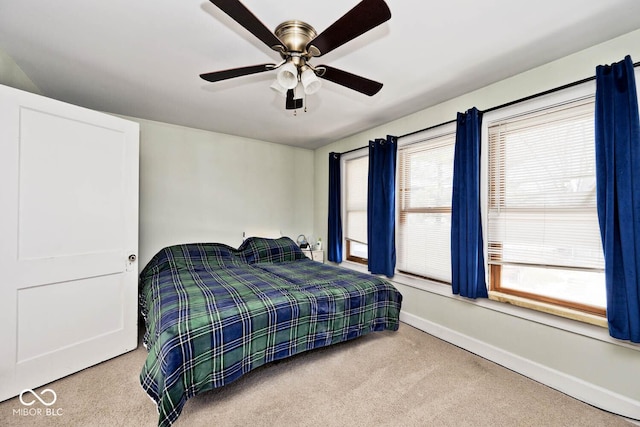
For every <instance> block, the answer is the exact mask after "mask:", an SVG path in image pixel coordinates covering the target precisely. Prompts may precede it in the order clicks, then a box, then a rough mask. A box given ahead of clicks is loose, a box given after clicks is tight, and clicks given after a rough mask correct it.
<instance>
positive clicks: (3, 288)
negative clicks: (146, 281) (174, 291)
mask: <svg viewBox="0 0 640 427" xmlns="http://www.w3.org/2000/svg"><path fill="white" fill-rule="evenodd" d="M138 138H139V128H138V124H137V123H133V122H130V121H127V120H123V119H121V118H118V117H114V116H110V115H107V114H103V113H98V112H95V111H91V110H87V109H84V108H80V107H77V106H74V105H69V104H65V103H62V102H59V101H55V100H51V99H48V98H44V97H41V96H38V95H34V94H31V93H28V92H23V91H19V90H16V89H13V88H9V87H6V86H1V85H0V401H2V400H6V399H8V398H10V397H13V396H16V395H18V394H20V392H21V391H23V390H25V389H28V388H34V387H38V386H41V385H43V384H46V383H48V382H51V381H53V380H55V379H58V378H61V377H63V376H65V375H68V374H71V373H73V372H76V371H79V370H81V369H84V368H86V367H88V366H91V365H94V364H96V363H99V362H101V361H104V360H106V359H109V358H112V357H114V356H117V355H119V354H122V353H124V352H127V351H129V350H132V349H134V348H136V346H137V275H138V264H137V260H136V259H135V258H136V256H137V251H138V150H139V139H138ZM130 255H132V256H131V260H130V259H129V256H130Z"/></svg>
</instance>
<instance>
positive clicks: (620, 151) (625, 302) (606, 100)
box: [595, 56, 640, 343]
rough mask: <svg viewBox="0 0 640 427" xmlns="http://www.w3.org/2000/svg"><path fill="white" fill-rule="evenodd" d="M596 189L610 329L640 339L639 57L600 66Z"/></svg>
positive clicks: (626, 337) (624, 337) (622, 336)
mask: <svg viewBox="0 0 640 427" xmlns="http://www.w3.org/2000/svg"><path fill="white" fill-rule="evenodd" d="M595 140H596V141H595V143H596V194H597V205H598V220H599V223H600V234H601V237H602V247H603V251H604V261H605V277H606V288H607V320H608V322H609V334H610V335H611V336H612V337H614V338H617V339H622V340H630V341H632V342H636V343H638V342H640V172H638V168H640V122H639V119H638V100H637V92H636V83H635V76H634V69H633V62H632V61H631V57H630V56H626V57H625V59H624V60H623V61H621V62H618V63H615V64H612V65H610V66H609V65H600V66H598V67H597V68H596V111H595Z"/></svg>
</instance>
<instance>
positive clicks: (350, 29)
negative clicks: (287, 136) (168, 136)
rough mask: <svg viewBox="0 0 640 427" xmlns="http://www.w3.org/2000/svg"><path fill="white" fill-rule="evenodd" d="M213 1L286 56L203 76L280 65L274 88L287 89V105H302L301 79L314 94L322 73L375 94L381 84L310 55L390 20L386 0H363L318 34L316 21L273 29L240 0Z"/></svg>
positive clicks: (220, 76)
mask: <svg viewBox="0 0 640 427" xmlns="http://www.w3.org/2000/svg"><path fill="white" fill-rule="evenodd" d="M210 1H211V3H213V4H214V5H215V6H217V7H218V8H219V9H220V10H222V11H223V12H224V13H226V14H227V15H229V17H231V18H232V19H234V20H235V21H236V22H237V23H239V24H240V25H242V26H243V27H244V28H245V29H247V30H248V31H249V32H251V33H252V34H253V35H255V36H256V37H257V38H258V39H260V40H261V41H262V42H263V43H264V44H266V45H267V46H268V47H269V48H271V49H273V50H275V51H276V52H278V53H279V54H280V56H281V58H282V62H280V63H279V64H261V65H252V66H248V67H241V68H233V69H229V70H222V71H214V72H211V73H205V74H200V77H201V78H203V79H204V80H207V81H209V82H217V81H220V80H226V79H230V78H234V77H241V76H246V75H250V74H255V73H261V72H264V71H271V70H276V69H277V70H278V73H277V75H276V81H275V82H274V83H272V84H271V88H272V89H273V90H274V91H276V92H278V93H280V94H286V96H287V102H286V104H285V107H286V108H287V109H292V108H299V107H298V106H299V105H301V103H302V100H301V99H296V102H291V101H290V99H291V98H292V97H293V93H294V89H295V88H296V86H298V83H301V85H302V87H303V90H304V93H305V94H306V95H312V94H314V93H316V92H317V91H318V90H319V89H320V87H321V86H322V83H321V81H320V80H319V79H318V77H320V78H323V79H325V80H329V81H331V82H333V83H336V84H339V85H341V86H344V87H347V88H349V89H352V90H355V91H358V92H360V93H363V94H365V95H368V96H373V95H375V94H376V93H378V92H379V91H380V89H382V83H378V82H376V81H373V80H369V79H366V78H364V77H360V76H357V75H355V74H351V73H349V72H346V71H343V70H339V69H337V68H333V67H329V66H327V65H319V66H316V67H314V66H313V65H311V64H310V63H309V61H310V60H311V59H313V58H315V57H319V56H322V55H324V54H326V53H328V52H330V51H332V50H334V49H336V48H338V47H340V46H342V45H343V44H345V43H347V42H348V41H351V40H353V39H354V38H356V37H358V36H360V35H362V34H364V33H366V32H367V31H369V30H371V29H372V28H375V27H377V26H378V25H380V24H382V23H383V22H386V21H387V20H389V19H390V18H391V12H390V11H389V7H388V6H387V4H386V3H385V2H384V0H362V1H361V2H360V3H358V4H357V5H356V6H355V7H354V8H353V9H351V10H350V11H349V12H347V13H346V14H345V15H343V16H342V17H341V18H340V19H338V20H337V21H336V22H334V23H333V24H331V25H330V26H329V27H328V28H327V29H326V30H324V31H323V32H322V33H320V34H319V35H318V33H317V32H316V30H315V29H314V28H313V27H312V26H311V25H309V24H307V23H306V22H302V21H297V20H289V21H285V22H283V23H282V24H280V25H278V26H277V27H276V29H275V31H274V32H271V31H270V30H269V29H268V28H267V27H266V26H265V25H264V24H263V23H262V22H260V20H258V18H256V17H255V16H254V15H253V14H252V13H251V11H249V9H247V8H246V7H245V6H244V5H243V4H242V3H241V2H240V1H239V0H210ZM297 101H299V102H297Z"/></svg>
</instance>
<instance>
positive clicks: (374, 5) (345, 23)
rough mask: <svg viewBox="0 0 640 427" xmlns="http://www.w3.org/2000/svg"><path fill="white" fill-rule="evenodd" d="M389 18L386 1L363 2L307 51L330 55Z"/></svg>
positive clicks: (323, 33) (338, 21)
mask: <svg viewBox="0 0 640 427" xmlns="http://www.w3.org/2000/svg"><path fill="white" fill-rule="evenodd" d="M211 1H213V0H211ZM389 18H391V11H390V10H389V6H387V4H386V3H385V2H384V0H362V1H361V2H360V3H358V4H357V5H356V6H355V7H354V8H353V9H351V10H350V11H349V12H347V13H346V14H345V15H343V16H342V18H340V19H338V20H337V21H336V22H334V23H333V24H331V25H330V26H329V28H327V29H326V30H324V31H323V32H322V33H320V34H319V35H318V36H317V37H316V38H315V39H313V40H311V41H310V42H309V43H307V51H308V52H309V53H310V54H311V55H312V56H321V55H324V54H326V53H329V52H331V51H332V50H334V49H335V48H338V47H340V46H342V45H343V44H345V43H347V42H348V41H350V40H353V39H355V38H356V37H358V36H360V35H362V34H364V33H366V32H367V31H369V30H371V29H372V28H375V27H377V26H378V25H380V24H382V23H383V22H385V21H388V20H389Z"/></svg>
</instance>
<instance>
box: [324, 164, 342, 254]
mask: <svg viewBox="0 0 640 427" xmlns="http://www.w3.org/2000/svg"><path fill="white" fill-rule="evenodd" d="M340 185H341V184H340V153H329V230H328V233H329V235H328V237H327V252H328V254H327V259H328V260H329V261H332V262H342V219H341V215H342V212H341V210H342V208H341V205H340V200H341V198H340V192H341V189H340Z"/></svg>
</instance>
